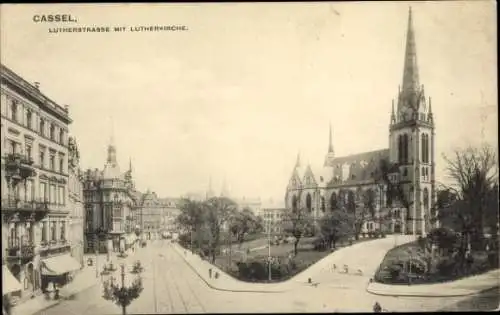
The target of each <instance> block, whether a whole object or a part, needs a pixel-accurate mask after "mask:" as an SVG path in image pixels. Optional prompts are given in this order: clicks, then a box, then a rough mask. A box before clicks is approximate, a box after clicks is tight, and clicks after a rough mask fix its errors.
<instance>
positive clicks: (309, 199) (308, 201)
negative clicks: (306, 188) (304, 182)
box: [306, 194, 312, 212]
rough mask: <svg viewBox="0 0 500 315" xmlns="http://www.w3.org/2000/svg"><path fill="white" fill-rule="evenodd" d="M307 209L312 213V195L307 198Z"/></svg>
mask: <svg viewBox="0 0 500 315" xmlns="http://www.w3.org/2000/svg"><path fill="white" fill-rule="evenodd" d="M306 208H307V211H309V212H311V211H312V200H311V194H307V197H306Z"/></svg>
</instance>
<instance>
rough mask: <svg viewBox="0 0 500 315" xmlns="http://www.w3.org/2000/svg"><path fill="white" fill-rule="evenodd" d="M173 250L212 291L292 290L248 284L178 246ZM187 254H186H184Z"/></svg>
mask: <svg viewBox="0 0 500 315" xmlns="http://www.w3.org/2000/svg"><path fill="white" fill-rule="evenodd" d="M172 248H173V249H174V250H175V251H176V252H177V253H178V254H179V255H180V256H181V257H182V259H184V261H186V263H187V264H188V265H189V266H190V267H191V269H193V271H194V272H195V273H196V274H198V276H199V277H200V278H201V279H202V280H203V281H204V282H205V283H206V284H207V285H208V286H209V287H210V288H212V289H215V290H219V291H229V292H247V293H251V292H255V293H280V292H286V291H289V290H290V289H292V287H291V286H290V284H288V285H283V283H270V284H266V283H248V282H243V281H240V280H237V279H235V278H233V277H232V276H230V275H228V274H227V273H225V272H224V271H222V270H220V269H219V268H217V267H215V266H213V265H212V264H210V263H209V262H208V261H205V260H203V259H201V258H200V256H198V255H195V254H193V253H191V252H190V251H189V250H184V249H183V248H182V247H180V246H179V245H178V244H172ZM184 253H186V254H184ZM210 268H212V278H211V279H210V278H209V275H208V270H209V269H210ZM216 272H218V273H219V278H218V279H215V278H214V274H215V273H216Z"/></svg>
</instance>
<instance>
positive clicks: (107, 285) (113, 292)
mask: <svg viewBox="0 0 500 315" xmlns="http://www.w3.org/2000/svg"><path fill="white" fill-rule="evenodd" d="M120 267H121V274H120V275H121V285H119V284H115V278H114V277H113V276H111V277H110V278H109V279H108V280H106V281H104V283H103V285H104V294H103V298H104V299H105V300H108V301H112V302H114V303H115V304H116V305H118V306H120V307H121V309H122V315H127V306H129V305H130V303H132V301H133V300H135V299H137V298H138V297H139V295H140V294H141V292H142V290H143V289H144V288H143V286H142V279H141V278H140V277H138V278H137V279H136V280H134V281H133V282H132V284H131V285H130V286H129V287H127V286H125V265H124V264H122V265H121V266H120Z"/></svg>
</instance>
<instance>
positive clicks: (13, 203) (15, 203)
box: [1, 199, 49, 221]
mask: <svg viewBox="0 0 500 315" xmlns="http://www.w3.org/2000/svg"><path fill="white" fill-rule="evenodd" d="M1 204H2V212H5V213H6V214H7V215H6V220H7V221H9V220H10V219H12V220H21V221H23V220H30V221H39V220H40V219H42V218H43V217H44V216H45V215H46V214H47V212H48V210H49V207H48V204H47V203H46V202H39V201H22V200H19V199H2V200H1ZM16 218H17V219H16Z"/></svg>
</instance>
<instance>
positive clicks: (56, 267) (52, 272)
mask: <svg viewBox="0 0 500 315" xmlns="http://www.w3.org/2000/svg"><path fill="white" fill-rule="evenodd" d="M80 267H81V266H80V263H79V262H78V261H76V259H74V258H73V257H71V256H70V255H69V254H65V255H60V256H56V257H51V258H48V259H45V260H43V261H42V275H44V276H58V275H62V274H65V273H67V272H71V271H75V270H78V269H80Z"/></svg>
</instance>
